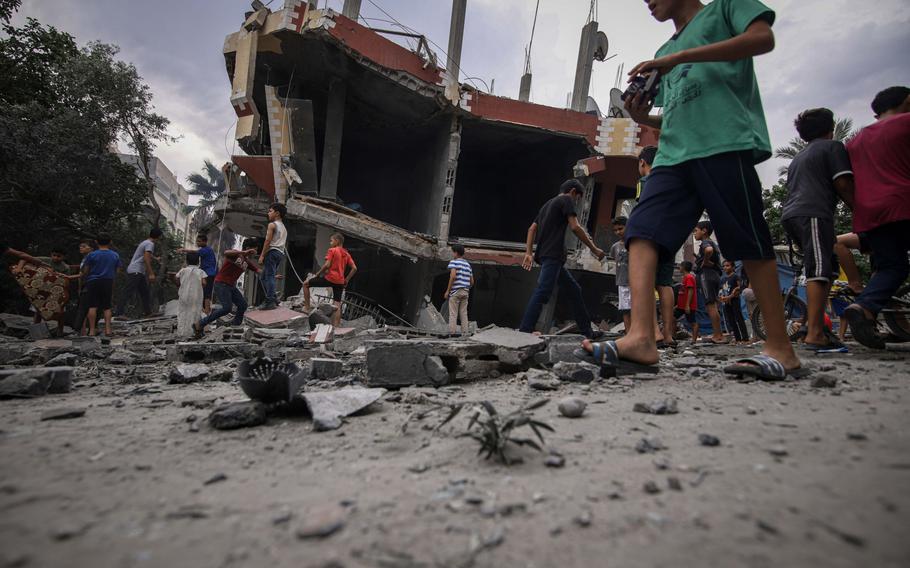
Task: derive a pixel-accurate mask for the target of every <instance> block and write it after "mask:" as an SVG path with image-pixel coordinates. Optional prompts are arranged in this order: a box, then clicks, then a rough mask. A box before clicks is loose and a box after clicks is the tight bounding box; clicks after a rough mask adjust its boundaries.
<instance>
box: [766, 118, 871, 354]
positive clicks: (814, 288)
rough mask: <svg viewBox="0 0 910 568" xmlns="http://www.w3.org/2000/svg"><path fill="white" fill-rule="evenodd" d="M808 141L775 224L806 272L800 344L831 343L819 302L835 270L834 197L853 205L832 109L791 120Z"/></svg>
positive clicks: (822, 302) (790, 171)
mask: <svg viewBox="0 0 910 568" xmlns="http://www.w3.org/2000/svg"><path fill="white" fill-rule="evenodd" d="M794 125H795V126H796V131H797V132H798V133H799V136H800V138H802V139H803V140H805V141H806V142H808V145H807V146H806V147H805V148H804V149H803V150H802V151H801V152H800V153H799V154H797V155H796V157H794V158H793V160H792V161H791V162H790V167H789V169H788V170H787V191H788V196H787V200H786V201H785V202H784V208H783V212H782V214H781V222H782V223H783V225H784V230H786V231H787V235H788V236H789V237H790V239H791V240H792V241H793V243H794V244H796V245H797V247H798V248H800V249H801V250H802V253H803V267H804V269H805V272H806V296H807V302H806V306H807V311H808V312H809V313H808V314H807V328H806V346H807V347H809V348H810V349H819V348H822V349H824V348H828V347H832V346H834V345H832V341H831V340H829V339H828V338H826V336H825V330H824V317H825V301H826V300H827V298H828V291H829V289H830V288H831V281H832V280H833V279H834V278H835V277H836V276H837V274H838V267H837V258H836V257H835V256H834V244H835V241H836V235H835V233H834V213H835V208H836V207H837V198H838V196H840V198H841V199H843V201H844V203H846V204H847V206H848V207H850V208H851V209H852V208H853V171H852V169H851V167H850V157H849V156H848V154H847V149H846V148H845V147H844V145H843V144H842V143H841V142H838V141H836V140H833V137H834V113H832V112H831V111H830V110H828V109H826V108H814V109H809V110H806V111H803V112H802V113H800V115H799V116H798V117H797V118H796V120H795V121H794Z"/></svg>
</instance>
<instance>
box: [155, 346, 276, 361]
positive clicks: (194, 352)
mask: <svg viewBox="0 0 910 568" xmlns="http://www.w3.org/2000/svg"><path fill="white" fill-rule="evenodd" d="M261 354H262V349H261V348H260V347H259V346H257V345H253V344H252V343H239V342H226V341H222V342H212V343H197V342H194V341H186V342H181V343H177V344H174V345H168V347H167V359H168V361H175V362H179V363H221V362H223V361H226V360H229V359H237V358H243V359H249V358H252V357H254V356H257V355H261Z"/></svg>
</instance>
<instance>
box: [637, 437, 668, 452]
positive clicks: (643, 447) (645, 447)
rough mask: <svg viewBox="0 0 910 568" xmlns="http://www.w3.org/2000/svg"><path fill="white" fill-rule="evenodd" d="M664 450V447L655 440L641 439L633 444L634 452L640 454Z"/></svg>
mask: <svg viewBox="0 0 910 568" xmlns="http://www.w3.org/2000/svg"><path fill="white" fill-rule="evenodd" d="M664 449H666V446H665V445H664V443H663V442H661V441H660V440H659V439H657V438H642V439H641V440H639V441H638V443H637V444H635V450H636V451H637V452H638V453H640V454H653V453H654V452H657V451H659V450H664Z"/></svg>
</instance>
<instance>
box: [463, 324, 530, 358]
mask: <svg viewBox="0 0 910 568" xmlns="http://www.w3.org/2000/svg"><path fill="white" fill-rule="evenodd" d="M470 340H471V341H474V342H477V343H482V344H484V345H490V346H492V347H494V348H495V354H496V356H497V358H498V359H499V361H500V362H501V363H504V364H506V365H516V366H523V365H525V364H526V363H527V362H528V361H529V360H530V359H531V358H532V357H533V356H534V354H535V353H537V352H539V351H542V350H543V349H544V348H545V347H546V344H545V343H544V340H543V339H541V338H540V336H537V335H534V334H531V333H522V332H520V331H517V330H514V329H511V328H507V327H494V328H491V329H487V330H484V331H481V332H479V333H475V334H474V335H472V336H471V338H470Z"/></svg>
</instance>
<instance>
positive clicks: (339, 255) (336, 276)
mask: <svg viewBox="0 0 910 568" xmlns="http://www.w3.org/2000/svg"><path fill="white" fill-rule="evenodd" d="M325 259H326V260H327V261H329V269H328V270H327V271H326V273H325V279H326V280H328V281H329V282H331V283H332V284H344V273H345V269H346V268H347V267H348V265H351V266H354V259H353V258H351V254H350V253H349V252H348V251H347V250H345V249H343V248H341V247H332V248H330V249H329V250H328V252H326V253H325Z"/></svg>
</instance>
